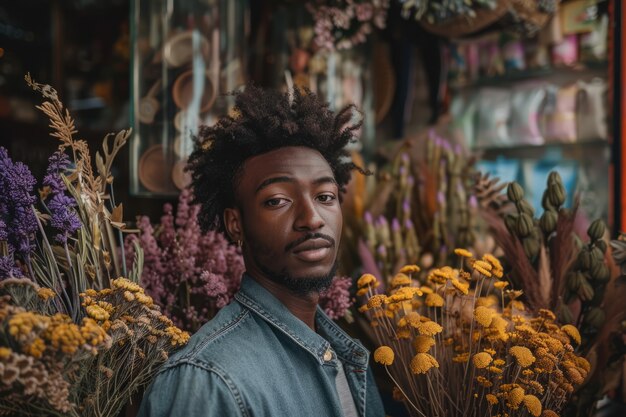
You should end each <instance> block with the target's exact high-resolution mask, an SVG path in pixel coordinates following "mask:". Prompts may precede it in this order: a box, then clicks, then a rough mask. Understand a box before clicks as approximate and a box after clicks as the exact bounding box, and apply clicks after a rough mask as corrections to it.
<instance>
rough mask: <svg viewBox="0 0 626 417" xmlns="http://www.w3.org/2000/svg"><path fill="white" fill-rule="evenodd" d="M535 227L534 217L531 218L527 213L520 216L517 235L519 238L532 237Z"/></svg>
mask: <svg viewBox="0 0 626 417" xmlns="http://www.w3.org/2000/svg"><path fill="white" fill-rule="evenodd" d="M534 226H535V225H534V224H533V218H532V217H530V216H529V215H528V214H526V213H522V214H520V215H519V217H518V218H517V227H516V231H517V235H518V236H519V237H526V236H528V235H530V233H531V232H532V230H533V227H534Z"/></svg>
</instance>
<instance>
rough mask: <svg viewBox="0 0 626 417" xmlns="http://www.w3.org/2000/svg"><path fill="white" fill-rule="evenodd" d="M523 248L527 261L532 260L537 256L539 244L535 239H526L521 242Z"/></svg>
mask: <svg viewBox="0 0 626 417" xmlns="http://www.w3.org/2000/svg"><path fill="white" fill-rule="evenodd" d="M522 245H523V246H524V253H526V256H527V257H528V258H529V259H534V258H535V256H537V255H538V254H539V250H540V249H541V244H540V243H539V241H538V240H537V239H533V238H531V237H527V238H525V239H524V241H523V242H522Z"/></svg>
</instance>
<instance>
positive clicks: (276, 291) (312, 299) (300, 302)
mask: <svg viewBox="0 0 626 417" xmlns="http://www.w3.org/2000/svg"><path fill="white" fill-rule="evenodd" d="M250 276H251V277H252V278H253V279H254V280H255V281H256V282H258V283H259V285H261V286H262V287H263V288H265V289H266V290H267V291H269V292H270V293H271V294H272V295H273V296H274V297H276V298H277V299H278V300H279V301H280V302H281V303H283V305H284V306H285V307H287V309H288V310H289V311H290V312H291V314H293V315H294V316H296V317H297V318H299V319H300V320H302V321H303V322H304V323H305V324H306V325H307V326H309V327H310V328H311V329H312V330H313V331H315V313H316V311H317V304H318V302H319V298H320V296H319V293H317V292H311V293H309V294H307V295H296V294H294V293H293V292H291V291H289V290H288V289H287V288H285V287H283V286H282V285H280V284H278V283H276V282H274V281H272V280H270V279H268V278H266V277H264V276H259V275H258V274H255V275H250Z"/></svg>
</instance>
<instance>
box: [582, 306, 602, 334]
mask: <svg viewBox="0 0 626 417" xmlns="http://www.w3.org/2000/svg"><path fill="white" fill-rule="evenodd" d="M604 320H605V314H604V311H602V309H601V308H600V307H593V308H592V309H591V310H589V311H588V312H587V313H586V314H585V318H584V320H583V321H584V322H585V323H586V324H588V325H590V326H593V327H595V328H596V329H599V328H600V327H602V325H603V324H604Z"/></svg>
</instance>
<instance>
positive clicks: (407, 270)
mask: <svg viewBox="0 0 626 417" xmlns="http://www.w3.org/2000/svg"><path fill="white" fill-rule="evenodd" d="M419 271H420V267H419V266H417V265H405V266H403V267H402V268H400V271H399V272H401V273H403V274H414V273H417V272H419Z"/></svg>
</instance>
